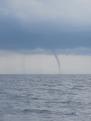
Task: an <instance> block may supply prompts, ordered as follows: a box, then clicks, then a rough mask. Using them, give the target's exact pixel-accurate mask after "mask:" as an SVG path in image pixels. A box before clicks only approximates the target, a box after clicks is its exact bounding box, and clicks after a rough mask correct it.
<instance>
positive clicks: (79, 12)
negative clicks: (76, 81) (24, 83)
mask: <svg viewBox="0 0 91 121" xmlns="http://www.w3.org/2000/svg"><path fill="white" fill-rule="evenodd" d="M53 52H55V53H56V54H57V56H58V58H59V60H60V63H61V64H60V65H61V73H87V74H88V73H91V68H90V67H91V63H90V61H91V1H90V0H69V1H68V0H46V1H45V0H26V1H25V0H3V1H2V0H0V73H36V74H37V73H38V74H40V73H43V74H46V73H48V74H49V73H54V74H55V73H58V65H57V62H56V59H55V56H54V57H53ZM41 61H42V62H41ZM77 65H78V66H77Z"/></svg>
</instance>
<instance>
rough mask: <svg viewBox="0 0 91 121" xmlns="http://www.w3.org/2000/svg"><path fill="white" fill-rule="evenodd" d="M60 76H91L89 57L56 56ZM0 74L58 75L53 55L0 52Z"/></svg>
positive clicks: (90, 57) (90, 60) (90, 59)
mask: <svg viewBox="0 0 91 121" xmlns="http://www.w3.org/2000/svg"><path fill="white" fill-rule="evenodd" d="M58 58H59V60H60V64H61V73H62V74H91V56H90V55H75V54H73V55H71V54H69V55H66V54H58ZM0 74H58V65H57V61H56V59H55V56H54V55H53V54H48V53H35V54H32V53H27V52H26V53H24V52H23V53H22V52H20V53H19V52H11V51H0Z"/></svg>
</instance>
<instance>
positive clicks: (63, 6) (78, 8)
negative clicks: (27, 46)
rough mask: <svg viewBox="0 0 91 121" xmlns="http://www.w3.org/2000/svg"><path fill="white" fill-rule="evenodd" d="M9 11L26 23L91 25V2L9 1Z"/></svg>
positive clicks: (59, 0) (72, 0) (66, 0)
mask: <svg viewBox="0 0 91 121" xmlns="http://www.w3.org/2000/svg"><path fill="white" fill-rule="evenodd" d="M5 3H7V10H8V11H9V12H11V13H12V14H13V15H15V16H16V17H17V18H18V19H19V20H20V21H23V22H25V23H31V24H33V23H36V22H41V21H42V22H53V23H54V22H56V23H57V22H58V23H60V22H62V23H67V24H68V23H69V24H74V23H75V24H78V25H89V24H90V25H91V1H90V0H69V1H68V0H46V1H45V0H26V1H25V0H7V1H5Z"/></svg>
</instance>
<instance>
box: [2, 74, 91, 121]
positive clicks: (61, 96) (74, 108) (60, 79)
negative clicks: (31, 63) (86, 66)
mask: <svg viewBox="0 0 91 121" xmlns="http://www.w3.org/2000/svg"><path fill="white" fill-rule="evenodd" d="M0 121H91V75H25V76H24V75H0Z"/></svg>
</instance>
